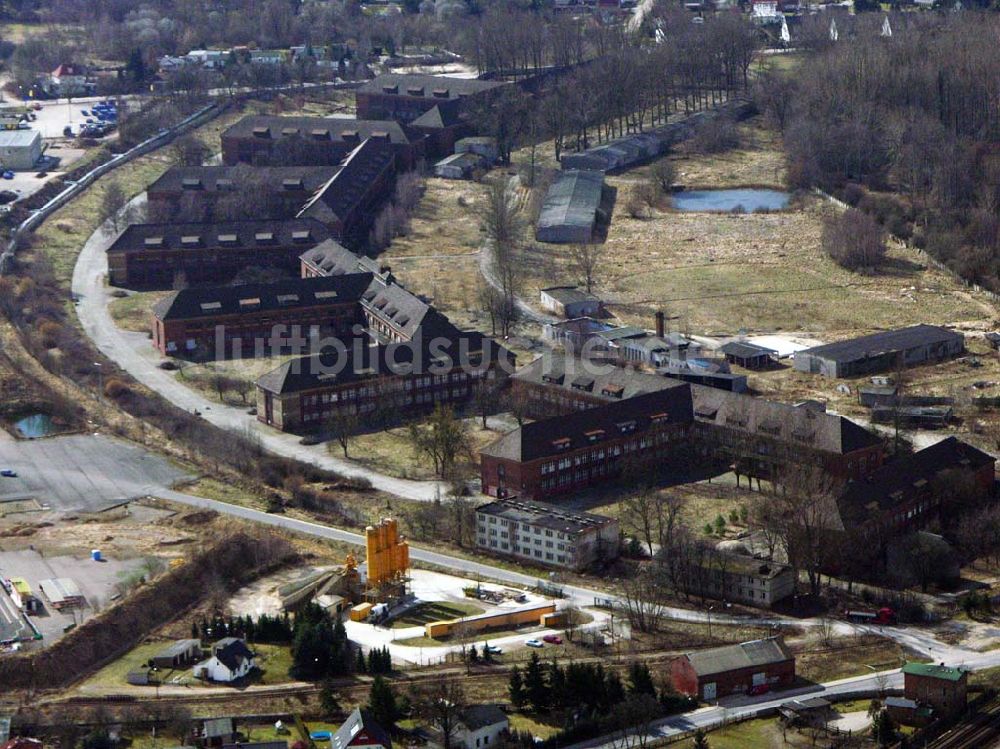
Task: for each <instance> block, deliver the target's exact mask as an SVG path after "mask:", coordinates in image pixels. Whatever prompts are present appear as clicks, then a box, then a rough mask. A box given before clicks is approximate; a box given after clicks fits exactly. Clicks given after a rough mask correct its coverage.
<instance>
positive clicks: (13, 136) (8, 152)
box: [0, 130, 42, 171]
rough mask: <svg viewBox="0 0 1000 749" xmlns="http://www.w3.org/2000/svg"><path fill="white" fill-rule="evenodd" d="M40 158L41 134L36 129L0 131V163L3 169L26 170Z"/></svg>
mask: <svg viewBox="0 0 1000 749" xmlns="http://www.w3.org/2000/svg"><path fill="white" fill-rule="evenodd" d="M40 158H42V134H41V133H40V132H39V131H38V130H3V131H0V164H2V165H3V168H4V169H11V170H14V171H27V170H29V169H32V168H33V167H34V166H35V164H36V163H38V160H39V159H40Z"/></svg>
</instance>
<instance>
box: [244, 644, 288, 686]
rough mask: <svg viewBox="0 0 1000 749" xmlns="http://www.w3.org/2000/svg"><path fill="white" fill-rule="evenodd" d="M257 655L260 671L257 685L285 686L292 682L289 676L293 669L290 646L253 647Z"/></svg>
mask: <svg viewBox="0 0 1000 749" xmlns="http://www.w3.org/2000/svg"><path fill="white" fill-rule="evenodd" d="M252 648H253V651H254V652H255V653H256V654H257V658H256V659H255V662H256V664H257V668H259V669H260V678H259V679H257V680H256V682H255V683H257V684H284V683H286V682H289V681H291V680H292V677H291V676H289V675H288V671H289V669H291V667H292V650H291V648H290V647H289V646H288V645H258V644H254V645H253V646H252Z"/></svg>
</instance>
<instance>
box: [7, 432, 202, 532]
mask: <svg viewBox="0 0 1000 749" xmlns="http://www.w3.org/2000/svg"><path fill="white" fill-rule="evenodd" d="M0 468H10V469H13V470H14V471H16V472H17V477H16V478H7V477H0V501H4V500H9V499H22V498H33V499H35V500H36V501H37V502H38V503H39V504H40V505H41V507H42V508H43V509H51V510H52V511H54V512H66V513H68V512H101V511H103V510H107V509H109V508H111V507H114V506H115V505H118V504H121V503H122V502H125V501H128V500H131V499H136V498H138V497H144V496H148V495H151V494H155V493H156V491H157V490H158V489H161V488H169V487H170V486H171V485H173V484H174V483H175V482H177V481H181V480H183V479H186V478H191V476H189V475H188V474H185V473H184V472H183V471H181V470H180V469H178V468H176V467H175V466H173V465H172V464H171V463H170V462H168V461H167V460H165V459H163V458H161V457H159V456H157V455H154V454H152V453H150V452H147V451H146V450H144V449H142V448H141V447H138V446H136V445H133V444H130V443H128V442H123V441H121V440H117V439H113V438H110V437H105V436H103V435H92V434H77V435H69V436H65V437H49V438H46V439H41V440H27V441H21V440H15V441H0Z"/></svg>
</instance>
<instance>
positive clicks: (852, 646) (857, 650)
mask: <svg viewBox="0 0 1000 749" xmlns="http://www.w3.org/2000/svg"><path fill="white" fill-rule="evenodd" d="M793 650H794V651H795V673H796V674H797V675H798V676H799V678H802V679H806V680H808V681H814V682H817V683H819V682H826V681H835V680H837V679H846V678H847V677H848V676H859V675H861V674H864V673H866V672H868V671H870V670H871V669H869V668H868V667H869V666H872V667H874V668H875V670H876V671H884V670H887V669H892V668H899V667H900V666H901V665H902V664H903V661H904V660H905V651H904V650H903V648H902V647H901V646H900V645H899V644H898V643H896V642H894V641H892V640H889V639H886V638H882V637H851V638H837V639H834V640H831V641H830V642H829V643H823V642H818V641H817V642H810V643H809V645H807V646H802V647H793Z"/></svg>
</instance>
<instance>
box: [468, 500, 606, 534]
mask: <svg viewBox="0 0 1000 749" xmlns="http://www.w3.org/2000/svg"><path fill="white" fill-rule="evenodd" d="M476 512H482V513H485V514H486V515H492V516H494V517H498V518H505V519H507V520H513V521H516V522H518V523H528V524H530V525H538V526H542V527H544V528H549V529H551V530H554V531H561V532H562V533H569V534H574V533H579V532H580V531H583V530H586V529H587V528H593V527H601V526H604V525H607V524H608V523H613V522H615V521H614V519H613V518H609V517H605V516H603V515H594V514H591V513H589V512H578V511H576V510H570V509H567V508H565V507H561V506H559V505H553V504H549V503H548V502H537V501H528V500H522V499H517V498H514V499H497V500H495V501H493V502H487V503H486V504H484V505H479V506H478V507H477V508H476Z"/></svg>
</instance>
